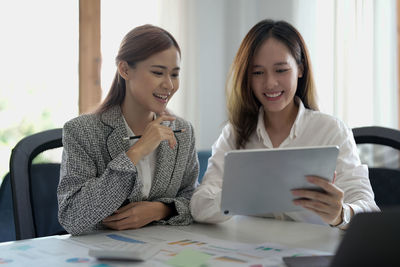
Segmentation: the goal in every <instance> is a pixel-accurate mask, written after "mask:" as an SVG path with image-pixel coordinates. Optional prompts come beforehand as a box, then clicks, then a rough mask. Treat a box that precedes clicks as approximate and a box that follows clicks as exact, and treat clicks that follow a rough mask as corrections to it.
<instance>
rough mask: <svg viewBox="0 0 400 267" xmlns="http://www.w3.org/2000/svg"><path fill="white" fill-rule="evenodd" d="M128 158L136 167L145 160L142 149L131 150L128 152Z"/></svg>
mask: <svg viewBox="0 0 400 267" xmlns="http://www.w3.org/2000/svg"><path fill="white" fill-rule="evenodd" d="M126 155H127V156H128V158H129V159H130V160H131V161H132V163H133V164H134V165H135V166H136V165H137V164H138V163H139V161H140V160H141V159H142V158H143V156H142V153H141V151H140V149H138V148H133V147H132V148H131V149H129V150H128V151H127V152H126Z"/></svg>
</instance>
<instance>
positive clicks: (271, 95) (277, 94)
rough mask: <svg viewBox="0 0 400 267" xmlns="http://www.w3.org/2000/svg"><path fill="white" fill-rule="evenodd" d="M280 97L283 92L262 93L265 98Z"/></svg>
mask: <svg viewBox="0 0 400 267" xmlns="http://www.w3.org/2000/svg"><path fill="white" fill-rule="evenodd" d="M281 95H283V91H279V92H270V93H264V96H266V97H267V98H277V97H280V96H281Z"/></svg>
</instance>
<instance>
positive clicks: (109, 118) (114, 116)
mask: <svg viewBox="0 0 400 267" xmlns="http://www.w3.org/2000/svg"><path fill="white" fill-rule="evenodd" d="M102 121H103V123H104V124H106V125H108V126H110V127H111V128H112V131H111V133H110V135H109V136H108V138H107V148H108V152H109V154H110V156H111V158H112V159H113V158H115V157H116V156H118V155H119V154H120V153H121V152H123V151H128V149H129V141H128V140H123V138H124V137H126V136H127V135H128V133H127V131H126V127H125V124H124V121H123V119H122V112H121V108H120V106H114V107H112V108H110V109H109V110H107V111H106V112H104V113H103V114H102Z"/></svg>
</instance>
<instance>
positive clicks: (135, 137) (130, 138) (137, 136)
mask: <svg viewBox="0 0 400 267" xmlns="http://www.w3.org/2000/svg"><path fill="white" fill-rule="evenodd" d="M184 131H186V129H180V130H173V132H174V133H183V132H184ZM140 137H142V136H141V135H135V136H127V137H124V138H122V140H132V139H139V138H140Z"/></svg>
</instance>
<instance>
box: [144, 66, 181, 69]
mask: <svg viewBox="0 0 400 267" xmlns="http://www.w3.org/2000/svg"><path fill="white" fill-rule="evenodd" d="M150 67H154V68H160V69H163V70H167V69H168V68H167V67H166V66H163V65H151V66H150ZM180 69H181V68H179V67H175V68H173V69H172V70H180Z"/></svg>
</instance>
